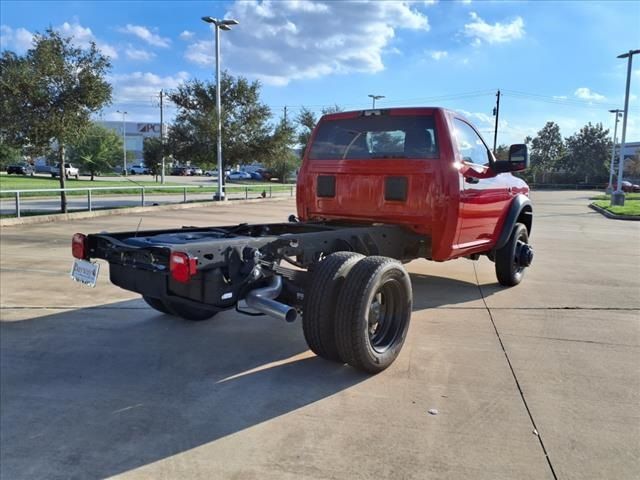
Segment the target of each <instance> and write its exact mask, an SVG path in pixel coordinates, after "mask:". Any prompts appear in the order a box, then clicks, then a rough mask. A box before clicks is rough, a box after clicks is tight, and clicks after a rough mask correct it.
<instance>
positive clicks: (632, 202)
mask: <svg viewBox="0 0 640 480" xmlns="http://www.w3.org/2000/svg"><path fill="white" fill-rule="evenodd" d="M591 200H593V203H591V204H590V205H589V206H590V207H591V208H593V209H594V210H596V211H597V212H600V213H602V214H603V215H604V216H606V217H608V218H615V219H618V220H640V193H627V194H626V196H625V200H624V206H611V196H610V195H598V196H597V197H593V198H592V199H591Z"/></svg>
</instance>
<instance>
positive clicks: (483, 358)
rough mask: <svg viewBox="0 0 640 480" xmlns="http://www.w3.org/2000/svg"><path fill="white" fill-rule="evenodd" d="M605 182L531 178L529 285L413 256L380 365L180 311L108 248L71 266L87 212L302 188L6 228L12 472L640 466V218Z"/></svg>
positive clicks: (6, 474) (278, 212) (250, 213)
mask: <svg viewBox="0 0 640 480" xmlns="http://www.w3.org/2000/svg"><path fill="white" fill-rule="evenodd" d="M589 196H590V195H589V193H588V192H575V191H572V192H536V193H535V194H534V198H533V200H534V203H535V216H534V230H533V235H532V243H533V245H534V247H535V249H536V259H535V262H534V265H533V266H532V268H531V269H529V270H528V272H527V275H526V278H525V280H524V282H523V283H522V284H521V285H520V286H518V287H515V288H512V289H504V288H502V287H499V286H498V285H497V284H496V280H495V275H494V272H493V264H491V263H490V262H489V261H488V260H486V259H481V260H480V261H478V262H471V261H468V260H457V261H452V262H447V263H443V264H436V263H433V262H427V261H424V260H421V261H415V262H412V263H411V264H409V265H408V269H409V271H410V272H411V275H412V281H413V288H414V295H415V303H414V314H413V318H412V324H411V328H410V332H409V337H408V340H407V344H406V345H405V347H404V349H403V351H402V353H401V355H400V357H399V358H398V360H397V361H396V362H395V363H394V365H392V366H391V367H390V368H389V369H388V370H387V371H385V372H383V373H382V374H380V375H377V376H375V377H368V376H366V375H362V374H359V373H357V372H355V371H353V370H352V369H350V368H348V367H344V366H341V365H336V364H332V363H329V362H325V361H323V360H321V359H319V358H316V357H315V356H313V355H312V354H311V353H310V352H309V351H308V350H307V347H306V345H305V343H304V339H303V336H302V332H301V327H300V324H299V323H295V324H293V325H287V324H282V323H280V322H278V321H276V320H273V319H270V318H267V317H255V318H254V317H245V316H242V315H239V314H237V313H235V312H225V313H223V314H220V315H219V316H216V317H215V318H214V319H212V320H211V321H207V322H200V323H189V322H183V321H179V320H177V319H174V318H172V317H170V316H167V315H162V314H159V313H157V312H155V311H154V310H151V309H150V308H148V307H146V304H144V303H143V302H142V301H141V300H140V299H138V298H137V297H136V296H135V295H133V294H130V293H128V292H126V291H124V290H120V289H118V288H116V287H114V286H113V285H110V284H109V283H108V267H107V266H106V265H105V266H103V268H102V271H101V274H100V279H99V281H98V286H97V288H96V289H89V288H86V287H83V286H80V285H77V284H74V283H73V282H71V281H70V280H68V279H67V278H66V277H67V276H68V270H69V267H70V264H71V257H70V252H69V240H70V235H71V234H72V233H73V232H75V231H83V232H94V231H101V230H128V229H135V228H136V227H137V226H138V223H139V222H140V221H141V220H142V223H141V229H151V228H169V227H175V226H179V225H224V224H233V223H240V222H245V221H246V222H264V221H269V220H273V221H281V220H284V219H286V217H287V216H288V214H289V213H292V212H294V211H295V205H294V202H293V201H291V202H288V201H282V202H277V203H276V202H274V203H264V204H254V205H246V206H243V207H242V208H238V207H229V206H224V205H219V204H216V205H212V206H211V207H206V208H198V209H190V210H187V211H179V212H172V211H167V212H154V213H149V214H138V215H135V216H133V215H123V216H116V217H106V218H97V219H90V220H81V221H80V220H79V221H73V222H60V223H55V224H44V225H25V226H20V227H8V228H3V229H2V234H1V238H0V247H1V248H0V261H1V266H0V299H1V309H0V316H1V320H2V322H1V323H0V347H1V348H0V477H1V478H3V479H4V478H7V479H20V478H83V479H84V478H103V477H110V476H117V477H119V478H126V479H156V478H167V479H173V478H190V479H191V478H193V479H199V478H202V479H210V478H242V479H244V478H260V479H271V478H273V479H276V478H277V479H287V478H291V479H293V478H296V479H298V478H309V479H324V478H336V479H343V478H354V479H368V478H394V479H396V478H402V479H430V478H433V479H442V478H450V479H459V478H473V479H484V478H486V479H529V478H530V479H540V478H543V479H544V478H549V479H553V478H554V477H555V478H562V479H574V478H575V479H591V478H592V479H601V478H615V479H633V478H638V476H640V460H639V459H640V414H639V413H638V408H637V407H638V405H639V404H640V369H639V368H638V365H639V364H640V248H639V245H640V224H638V223H637V222H616V221H612V220H608V219H606V218H604V217H602V216H600V215H599V214H597V213H596V212H593V211H591V210H589V209H588V208H587V203H588V202H587V198H588V197H589ZM432 408H435V409H437V410H438V415H430V414H428V410H429V409H432ZM534 429H535V431H536V432H537V434H536V433H534Z"/></svg>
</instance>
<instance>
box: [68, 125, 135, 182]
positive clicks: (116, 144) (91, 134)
mask: <svg viewBox="0 0 640 480" xmlns="http://www.w3.org/2000/svg"><path fill="white" fill-rule="evenodd" d="M121 159H122V137H121V136H120V135H118V134H117V133H116V132H114V131H113V130H109V129H108V128H104V127H102V126H100V125H98V124H96V123H94V124H91V126H89V128H88V129H87V130H86V131H85V132H84V133H83V135H82V137H80V138H79V139H77V140H76V141H75V142H74V143H73V144H72V145H70V147H69V160H70V161H71V162H73V163H76V164H78V165H80V166H82V167H84V169H85V170H88V171H89V173H90V174H91V180H92V181H93V179H94V176H95V175H99V174H100V173H102V172H106V171H111V170H113V168H114V166H115V165H117V164H118V162H120V161H121Z"/></svg>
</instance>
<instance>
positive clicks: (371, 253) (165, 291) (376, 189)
mask: <svg viewBox="0 0 640 480" xmlns="http://www.w3.org/2000/svg"><path fill="white" fill-rule="evenodd" d="M528 161H529V159H528V152H527V147H526V146H525V145H512V146H511V147H510V149H509V159H508V160H505V161H499V160H496V159H495V157H494V156H493V154H492V153H491V151H490V150H489V148H488V147H487V145H486V143H485V142H484V140H483V139H482V137H481V136H480V134H479V133H478V131H477V130H476V129H475V128H474V127H473V125H472V124H471V123H469V122H468V121H467V120H466V119H465V118H464V117H462V116H460V115H459V114H457V113H456V112H452V111H449V110H445V109H442V108H393V109H383V110H364V111H352V112H341V113H336V114H331V115H325V116H323V117H322V118H321V119H320V121H319V123H318V125H317V126H316V128H315V130H314V131H313V134H312V136H311V140H310V142H309V144H308V146H307V148H306V151H305V154H304V158H303V162H302V167H301V170H300V172H299V175H298V185H297V197H296V201H297V217H296V216H294V215H291V216H290V217H289V221H288V222H286V223H276V224H252V225H249V224H240V225H234V226H219V227H182V228H179V229H172V230H154V231H141V232H122V233H98V234H91V235H84V234H80V233H78V234H75V235H74V236H73V240H72V253H73V256H74V257H75V258H76V260H75V263H74V268H73V270H72V277H73V278H74V279H75V280H78V281H81V282H83V283H88V284H92V285H95V280H96V278H97V269H98V264H97V263H96V262H93V261H91V259H103V260H106V261H107V262H108V263H109V274H110V279H111V281H112V282H113V283H114V284H115V285H118V286H120V287H122V288H124V289H127V290H130V291H133V292H137V293H139V294H141V295H142V297H143V298H144V300H145V301H146V302H147V303H148V304H149V305H150V306H151V307H152V308H154V309H156V310H158V311H160V312H163V313H166V314H170V315H175V316H178V317H182V318H184V319H188V320H205V319H208V318H211V317H213V316H214V315H215V314H216V313H218V312H220V311H222V310H226V309H231V308H235V309H236V310H237V311H238V312H240V313H245V314H248V315H260V314H266V315H271V316H274V317H277V318H280V319H283V320H285V321H288V322H292V321H294V320H295V319H296V318H297V317H298V316H299V315H300V314H301V315H302V327H303V331H304V336H305V339H306V340H307V343H308V345H309V347H310V349H311V350H312V351H313V352H315V353H316V354H317V355H319V356H321V357H324V358H326V359H328V360H333V361H338V362H341V363H348V364H350V365H352V366H353V367H355V368H357V369H360V370H363V371H366V372H370V373H377V372H380V371H382V370H384V369H385V368H387V367H388V366H389V365H390V364H391V363H392V362H393V361H394V360H395V358H396V357H397V356H398V354H399V352H400V349H401V348H402V345H403V343H404V340H405V337H406V334H407V330H408V327H409V321H410V317H411V310H412V291H411V279H410V277H409V275H408V273H407V271H406V270H405V268H404V267H403V263H406V262H408V261H411V260H414V259H417V258H425V259H428V260H434V261H439V262H441V261H445V260H451V259H455V258H459V257H466V258H469V259H472V260H477V259H478V258H479V257H480V256H481V255H485V256H487V257H488V258H489V259H490V260H492V261H493V262H495V270H496V276H497V279H498V281H499V282H500V283H501V284H502V285H504V286H514V285H517V284H518V283H520V281H521V280H522V277H523V274H524V271H525V269H526V268H527V267H529V265H530V264H531V261H532V260H533V250H532V248H531V246H530V244H529V235H530V234H531V227H532V214H533V210H532V204H531V201H530V200H529V187H528V186H527V184H526V183H525V182H524V181H523V180H521V179H519V178H516V177H514V176H513V175H511V173H510V172H513V171H520V170H523V169H525V168H526V167H527V166H528Z"/></svg>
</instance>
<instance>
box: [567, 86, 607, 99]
mask: <svg viewBox="0 0 640 480" xmlns="http://www.w3.org/2000/svg"><path fill="white" fill-rule="evenodd" d="M573 94H574V95H575V96H576V97H578V98H580V99H582V100H596V101H599V100H605V98H606V97H605V96H604V95H600V94H599V93H596V92H593V91H591V90H590V89H588V88H587V87H580V88H578V89H577V90H576V91H575V92H573Z"/></svg>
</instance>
